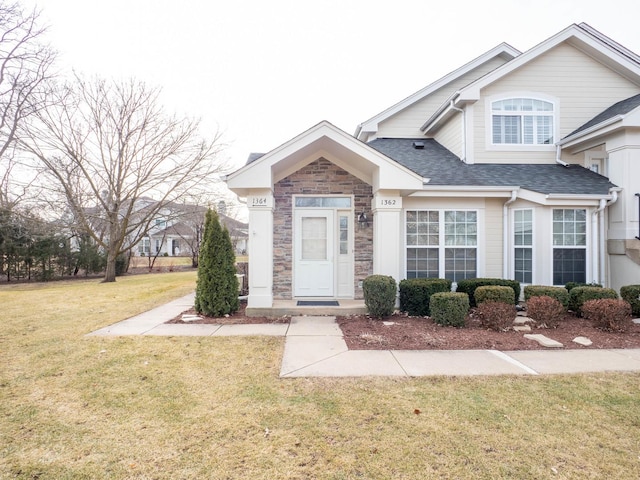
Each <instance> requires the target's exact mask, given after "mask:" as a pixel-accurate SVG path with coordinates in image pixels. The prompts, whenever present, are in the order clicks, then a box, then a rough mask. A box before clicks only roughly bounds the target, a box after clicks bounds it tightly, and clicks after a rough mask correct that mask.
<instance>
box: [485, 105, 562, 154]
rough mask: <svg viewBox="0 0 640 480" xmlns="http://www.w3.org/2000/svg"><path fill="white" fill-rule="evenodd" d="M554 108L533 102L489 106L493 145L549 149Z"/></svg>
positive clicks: (551, 141)
mask: <svg viewBox="0 0 640 480" xmlns="http://www.w3.org/2000/svg"><path fill="white" fill-rule="evenodd" d="M554 114H555V112H554V104H553V103H551V102H548V101H545V100H539V99H536V98H506V99H504V100H498V101H495V102H491V124H492V125H491V129H492V130H491V132H492V143H493V144H494V145H501V144H506V145H552V144H553V143H554V139H553V131H554V130H553V129H554V127H553V117H554Z"/></svg>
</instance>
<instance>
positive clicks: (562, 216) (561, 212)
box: [553, 208, 587, 285]
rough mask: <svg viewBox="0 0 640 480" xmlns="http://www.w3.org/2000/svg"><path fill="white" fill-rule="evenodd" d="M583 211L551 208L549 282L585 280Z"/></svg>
mask: <svg viewBox="0 0 640 480" xmlns="http://www.w3.org/2000/svg"><path fill="white" fill-rule="evenodd" d="M586 278H587V211H586V210H585V209H584V208H567V209H554V210H553V284H554V285H565V284H566V283H567V282H581V283H584V282H586Z"/></svg>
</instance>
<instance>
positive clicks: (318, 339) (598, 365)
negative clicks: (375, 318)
mask: <svg viewBox="0 0 640 480" xmlns="http://www.w3.org/2000/svg"><path fill="white" fill-rule="evenodd" d="M192 306H193V294H191V295H187V296H185V297H183V298H180V299H178V300H174V301H173V302H171V303H168V304H167V305H163V306H161V307H158V308H155V309H153V310H150V311H148V312H146V313H143V314H141V315H137V316H135V317H132V318H129V319H127V320H124V321H122V322H119V323H116V324H114V325H110V326H108V327H105V328H102V329H100V330H97V331H95V332H92V333H90V334H88V336H119V335H164V336H232V335H243V336H253V335H270V336H284V337H286V340H285V346H284V354H283V357H282V366H281V368H280V376H281V377H283V378H289V377H362V376H398V377H420V376H433V375H449V376H451V375H454V376H465V375H505V374H510V375H540V374H553V373H587V372H607V371H640V349H620V350H598V349H573V350H557V349H556V350H526V351H511V352H501V351H498V350H419V351H417V350H416V351H414V350H349V349H348V348H347V344H346V343H345V341H344V339H343V338H342V331H341V330H340V327H339V326H338V324H337V323H336V321H335V317H325V316H315V317H313V316H307V317H293V318H292V319H291V322H290V323H289V324H264V325H260V324H258V325H201V324H165V323H164V322H166V321H167V320H170V319H172V318H174V317H176V316H178V315H180V314H181V313H182V312H184V311H185V310H188V309H189V308H191V307H192Z"/></svg>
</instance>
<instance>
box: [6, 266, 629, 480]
mask: <svg viewBox="0 0 640 480" xmlns="http://www.w3.org/2000/svg"><path fill="white" fill-rule="evenodd" d="M194 288H195V272H193V271H191V272H180V273H169V274H155V275H136V276H131V277H124V278H119V279H118V281H117V282H116V283H115V284H100V283H99V281H97V280H91V281H73V282H54V283H50V284H27V285H3V286H1V287H0V305H2V320H1V326H0V419H1V421H0V478H24V479H27V478H28V479H33V478H38V479H76V478H78V479H80V478H87V479H102V478H104V479H107V478H109V479H112V478H116V479H118V478H127V479H129V478H140V479H174V478H182V479H191V478H194V479H201V478H207V479H209V478H210V479H235V478H252V479H307V478H309V479H310V478H319V479H351V478H353V479H359V478H368V479H390V478H393V479H403V478H404V479H414V478H415V479H423V478H464V479H473V478H482V479H485V478H486V479H496V478H505V479H507V478H508V479H513V478H518V479H527V478H530V479H538V478H576V479H578V478H580V479H582V478H619V479H622V478H640V435H638V431H639V428H640V387H639V385H640V374H613V373H612V374H602V375H575V376H546V377H545V376H543V377H530V376H526V377H496V378H493V377H491V378H487V377H482V378H477V377H474V378H418V379H404V378H403V379H398V378H359V379H324V378H300V379H286V380H281V379H279V378H278V372H279V368H280V360H281V357H282V349H283V345H284V339H282V338H266V337H261V338H238V337H227V338H223V337H215V338H214V337H121V338H105V337H85V334H86V333H89V332H91V331H93V330H96V329H98V328H100V327H104V326H106V325H109V324H111V323H114V322H116V321H119V320H122V319H124V318H127V317H129V316H131V315H134V314H136V313H139V312H141V311H144V310H146V309H149V308H152V307H153V306H155V305H158V304H160V303H163V302H166V301H168V300H171V299H173V298H177V297H180V296H182V295H184V294H186V293H188V292H189V291H193V289H194Z"/></svg>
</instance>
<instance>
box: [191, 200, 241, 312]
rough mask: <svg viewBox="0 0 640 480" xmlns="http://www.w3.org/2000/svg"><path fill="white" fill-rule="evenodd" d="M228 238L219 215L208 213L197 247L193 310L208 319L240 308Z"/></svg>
mask: <svg viewBox="0 0 640 480" xmlns="http://www.w3.org/2000/svg"><path fill="white" fill-rule="evenodd" d="M235 259H236V256H235V254H234V253H233V246H232V244H231V237H230V236H229V231H228V230H227V228H226V227H224V228H223V227H222V226H221V224H220V220H219V218H218V214H217V213H216V212H215V211H214V210H211V209H209V210H208V211H207V214H206V217H205V224H204V233H203V236H202V244H201V246H200V260H199V263H198V281H197V283H196V299H195V309H196V311H197V312H198V313H203V314H205V315H207V316H210V317H219V316H222V315H228V314H231V313H234V312H236V311H237V310H238V308H239V307H240V304H239V301H238V278H237V277H236V267H235Z"/></svg>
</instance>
